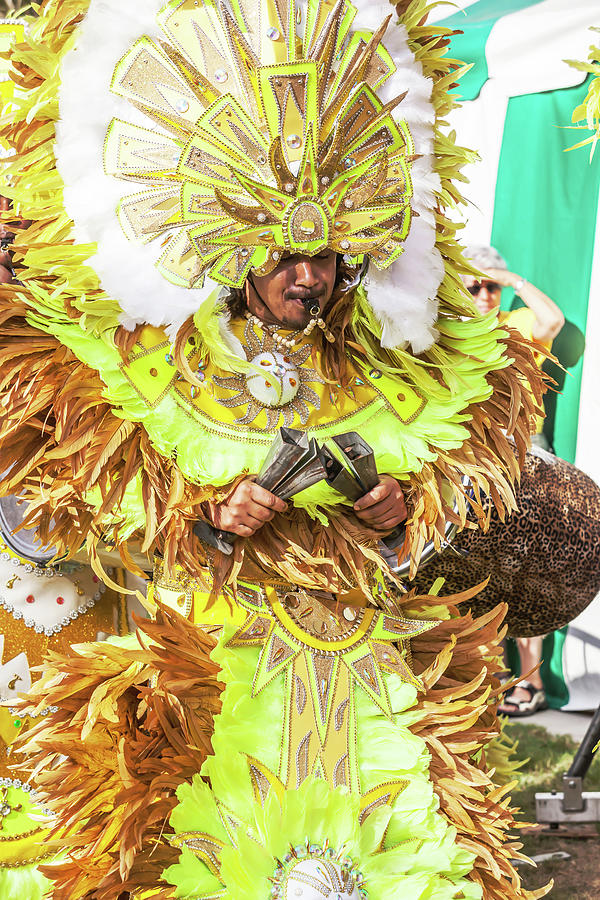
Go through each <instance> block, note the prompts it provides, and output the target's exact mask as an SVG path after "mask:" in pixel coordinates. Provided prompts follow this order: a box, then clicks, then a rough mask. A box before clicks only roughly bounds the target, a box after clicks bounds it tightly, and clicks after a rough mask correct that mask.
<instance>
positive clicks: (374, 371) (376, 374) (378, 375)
mask: <svg viewBox="0 0 600 900" xmlns="http://www.w3.org/2000/svg"><path fill="white" fill-rule="evenodd" d="M369 378H381V372H380V371H379V369H371V371H370V372H369Z"/></svg>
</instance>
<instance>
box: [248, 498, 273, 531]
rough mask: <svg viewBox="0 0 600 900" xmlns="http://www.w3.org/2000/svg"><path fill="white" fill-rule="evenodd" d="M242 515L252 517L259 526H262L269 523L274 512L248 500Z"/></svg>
mask: <svg viewBox="0 0 600 900" xmlns="http://www.w3.org/2000/svg"><path fill="white" fill-rule="evenodd" d="M243 513H244V515H245V514H247V515H249V516H252V518H253V519H256V520H257V521H258V522H260V524H261V525H264V523H265V522H269V521H270V520H271V519H272V518H273V516H274V515H275V510H274V509H270V508H269V507H267V506H261V505H260V503H255V502H254V501H253V500H250V502H249V503H248V504H247V506H246V507H245V508H244V511H243Z"/></svg>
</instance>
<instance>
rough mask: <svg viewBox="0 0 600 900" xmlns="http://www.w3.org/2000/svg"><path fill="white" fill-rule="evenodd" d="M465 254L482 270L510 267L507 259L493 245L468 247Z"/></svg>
mask: <svg viewBox="0 0 600 900" xmlns="http://www.w3.org/2000/svg"><path fill="white" fill-rule="evenodd" d="M465 256H466V257H467V259H468V260H469V261H470V262H472V263H473V265H474V266H477V268H478V269H481V271H482V272H486V271H487V270H488V269H508V266H507V265H506V260H505V259H504V258H503V257H502V256H500V254H499V253H498V251H497V250H494V248H493V247H485V246H481V247H467V248H466V249H465Z"/></svg>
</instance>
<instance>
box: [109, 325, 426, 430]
mask: <svg viewBox="0 0 600 900" xmlns="http://www.w3.org/2000/svg"><path fill="white" fill-rule="evenodd" d="M232 331H233V333H234V335H235V337H236V338H237V339H238V340H239V344H240V347H241V350H242V351H243V357H242V356H241V354H240V359H241V363H242V364H241V365H240V371H238V372H233V371H230V372H227V371H225V370H223V369H220V368H218V367H217V366H215V365H214V364H213V363H212V362H211V361H210V360H208V359H207V358H206V356H205V355H203V353H202V351H201V350H200V349H199V348H200V346H201V338H200V336H199V335H198V336H191V337H190V338H189V340H188V343H187V344H186V347H185V350H184V353H185V356H186V359H187V362H188V364H189V367H190V370H191V372H192V374H193V376H194V382H193V383H192V382H191V381H190V380H189V378H188V379H186V378H185V377H184V375H183V374H182V373H181V372H179V371H178V369H177V366H176V362H175V358H174V355H173V352H172V348H171V345H170V344H169V342H168V340H167V339H166V337H165V334H164V332H162V331H161V330H159V329H157V328H151V327H148V328H145V329H144V330H143V332H142V333H141V335H140V338H139V340H138V343H137V344H136V346H135V347H134V349H133V351H132V352H131V353H130V354H129V356H128V358H127V359H126V360H125V361H124V362H123V363H122V365H121V370H122V372H123V374H124V375H125V377H126V378H127V380H128V381H129V383H130V384H131V385H132V387H133V388H134V389H135V391H136V393H137V394H138V395H139V396H140V398H141V399H142V400H143V402H144V403H145V404H146V405H147V406H148V407H150V408H156V407H157V406H158V405H159V404H160V403H161V402H162V401H163V400H165V398H167V397H171V398H172V399H173V400H175V402H176V404H177V406H178V407H179V408H180V409H181V410H182V411H185V413H186V414H187V415H191V416H192V417H193V418H194V419H196V420H197V421H199V422H201V423H203V424H204V425H205V426H207V427H208V428H209V429H210V428H211V427H212V428H218V429H219V430H223V429H225V430H227V431H229V430H230V429H233V431H234V432H238V434H239V433H240V432H246V433H250V434H251V435H252V440H253V441H256V440H260V441H261V443H262V442H264V443H265V445H267V444H269V443H270V441H271V440H272V435H273V431H274V430H275V429H276V428H279V427H281V426H283V425H285V426H288V427H290V426H291V427H294V428H306V429H308V430H311V431H318V430H320V429H329V428H331V426H332V425H335V426H336V428H334V429H333V431H334V432H335V430H338V431H339V430H341V423H342V422H343V423H344V430H347V428H348V427H349V421H348V420H349V419H351V418H352V417H353V416H355V415H360V414H363V413H364V412H365V411H366V410H368V409H369V408H370V407H372V409H373V413H375V412H376V410H377V409H380V408H382V406H386V407H387V408H388V409H389V410H390V411H391V412H393V414H394V416H395V418H396V419H399V420H400V421H401V422H403V423H405V424H410V423H411V422H413V421H414V420H415V419H416V418H417V417H418V416H419V415H420V413H421V412H422V410H423V408H424V407H425V401H424V400H423V399H422V397H421V396H420V395H419V394H418V393H417V391H416V390H414V388H412V387H411V386H410V385H408V384H406V383H405V382H404V381H401V380H400V379H396V378H394V379H392V378H390V377H388V376H386V375H384V374H383V373H382V372H381V371H380V370H379V369H377V368H372V367H366V368H365V371H362V370H359V369H358V368H355V369H354V374H353V375H352V377H351V379H350V383H349V385H348V387H347V388H346V389H345V390H342V388H341V387H340V386H339V385H337V384H333V383H329V382H327V381H326V380H325V379H324V378H323V376H322V375H321V374H320V373H319V371H318V367H317V365H316V361H315V353H316V352H317V351H316V350H315V347H314V345H313V343H312V341H311V340H310V339H309V338H306V337H304V335H302V333H300V335H292V336H291V338H290V339H289V340H288V341H287V343H288V344H289V343H291V344H292V346H291V347H290V346H286V345H285V344H283V343H282V342H281V339H278V336H276V335H275V336H274V335H273V333H272V332H270V331H269V330H267V329H264V330H263V329H262V328H260V327H257V326H256V325H255V324H254V323H253V322H252V321H244V320H234V321H233V322H232ZM338 422H339V423H340V428H337V423H338ZM240 436H241V435H240Z"/></svg>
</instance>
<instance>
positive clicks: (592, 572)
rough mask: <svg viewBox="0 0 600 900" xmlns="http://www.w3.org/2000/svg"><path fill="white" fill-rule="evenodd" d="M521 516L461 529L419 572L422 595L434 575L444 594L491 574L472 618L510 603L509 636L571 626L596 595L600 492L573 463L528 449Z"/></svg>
mask: <svg viewBox="0 0 600 900" xmlns="http://www.w3.org/2000/svg"><path fill="white" fill-rule="evenodd" d="M517 501H518V505H519V511H518V512H517V513H515V514H514V515H513V516H512V517H511V518H510V519H508V520H507V522H506V523H505V524H503V523H502V522H501V521H500V519H499V518H498V515H497V514H496V513H492V522H491V525H490V529H489V531H488V532H487V533H486V534H483V533H482V532H481V531H479V530H477V531H471V530H466V531H463V532H462V533H460V534H458V535H457V536H456V537H455V538H454V540H453V541H452V545H451V546H450V547H447V548H446V549H445V550H443V551H442V552H441V553H440V554H438V555H437V556H435V557H434V558H433V559H432V560H431V561H430V562H429V563H427V564H426V565H425V566H424V567H423V568H422V569H420V570H419V572H418V574H417V577H416V579H415V581H414V586H415V587H417V589H418V590H419V591H427V589H428V588H429V587H430V586H431V584H432V582H433V581H434V580H435V579H436V578H438V577H439V576H443V577H444V578H445V579H446V582H445V584H444V588H443V593H455V592H458V591H462V590H466V589H467V588H469V587H472V586H473V585H474V584H477V583H479V582H481V581H484V580H485V579H486V578H487V577H488V576H489V577H490V581H489V584H488V585H487V587H486V588H484V589H483V591H481V593H480V594H479V595H478V596H477V597H475V598H474V599H473V600H471V601H469V605H470V606H471V608H472V610H473V615H474V616H475V615H477V616H479V615H481V614H482V613H484V612H487V611H488V610H490V609H493V607H494V606H496V604H497V603H500V602H505V603H507V604H508V614H507V617H506V624H507V625H508V633H509V635H511V636H512V637H531V636H533V635H539V634H546V633H547V632H549V631H552V630H554V629H556V628H562V627H563V625H566V624H568V623H569V622H571V621H572V620H573V619H574V618H575V617H576V616H578V615H579V613H580V612H581V611H582V610H584V609H585V607H586V606H587V605H588V604H589V603H591V601H592V600H593V599H594V597H595V596H596V594H597V593H598V591H599V590H600V488H599V487H598V485H597V484H595V482H593V481H592V479H591V478H589V477H588V476H587V475H585V474H584V473H583V472H581V471H580V470H579V469H577V468H575V466H572V465H571V464H570V463H568V462H565V461H564V460H562V459H558V458H557V457H556V456H553V455H552V454H550V453H547V452H546V451H544V450H539V449H538V448H533V449H532V450H531V451H530V452H529V453H528V454H527V459H526V463H525V467H524V469H523V472H522V475H521V484H520V486H519V488H518V491H517Z"/></svg>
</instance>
